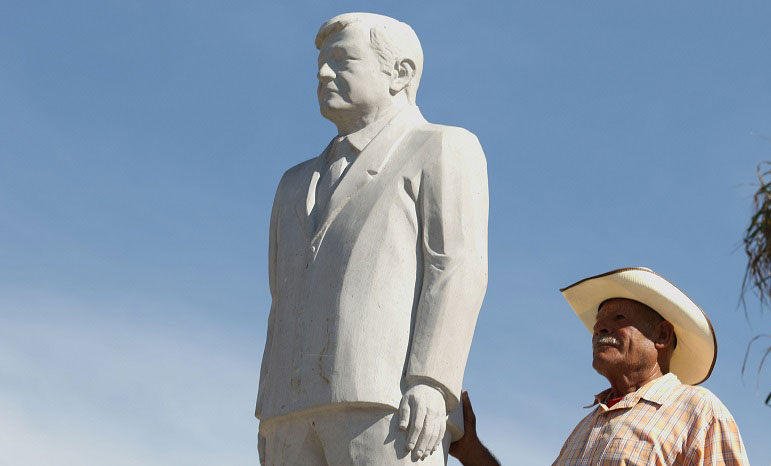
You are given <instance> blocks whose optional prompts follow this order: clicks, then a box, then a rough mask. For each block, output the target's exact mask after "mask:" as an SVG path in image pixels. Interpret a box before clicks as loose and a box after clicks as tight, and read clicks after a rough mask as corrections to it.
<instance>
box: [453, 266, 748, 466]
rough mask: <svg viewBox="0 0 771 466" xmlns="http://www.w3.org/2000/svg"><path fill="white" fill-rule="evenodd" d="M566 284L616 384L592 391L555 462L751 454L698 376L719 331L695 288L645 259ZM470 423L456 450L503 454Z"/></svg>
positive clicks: (469, 457) (603, 370)
mask: <svg viewBox="0 0 771 466" xmlns="http://www.w3.org/2000/svg"><path fill="white" fill-rule="evenodd" d="M561 291H562V293H563V295H564V296H565V298H566V299H567V301H568V303H569V304H570V306H571V307H572V308H573V310H574V311H575V312H576V314H577V315H578V317H579V318H580V319H581V321H582V322H583V323H584V325H585V326H586V327H587V328H588V329H589V330H590V331H591V332H592V355H593V360H592V366H593V367H594V369H595V370H596V371H597V372H599V373H600V374H601V375H603V376H604V377H605V378H607V379H608V382H609V383H610V388H609V389H607V390H605V391H603V392H602V393H600V394H598V395H596V396H595V399H594V404H593V405H592V406H593V407H594V409H593V410H592V411H591V412H590V413H589V414H588V415H587V416H586V417H585V418H584V419H583V420H582V421H581V422H579V423H578V425H577V426H576V428H575V429H574V430H573V432H572V433H571V434H570V436H569V437H568V439H567V440H566V441H565V444H564V446H563V447H562V450H561V451H560V453H559V456H558V457H557V460H556V461H555V462H554V464H555V465H596V464H602V465H672V464H678V465H707V464H709V465H715V464H725V465H745V464H749V461H748V460H747V455H746V453H745V451H744V444H743V443H742V439H741V436H740V435H739V429H738V427H737V426H736V423H735V421H734V419H733V417H732V416H731V413H729V412H728V409H726V407H725V406H724V405H723V404H722V403H721V402H720V400H718V398H717V397H716V396H715V395H713V394H712V393H711V392H710V391H709V390H707V389H706V388H702V387H697V386H696V385H697V384H699V383H701V382H703V381H704V380H706V379H707V378H708V377H709V375H710V373H711V372H712V368H713V366H714V363H715V358H716V357H717V340H716V339H715V333H714V331H713V329H712V325H711V324H710V322H709V319H707V316H706V315H705V314H704V312H703V311H702V310H701V309H700V308H699V307H698V306H697V305H696V304H695V303H694V302H693V301H692V300H691V299H690V298H688V297H687V296H686V295H685V294H684V293H683V292H682V291H680V290H679V289H678V288H677V287H675V286H674V285H673V284H671V283H670V282H668V281H667V280H666V279H664V278H663V277H661V276H660V275H657V274H656V273H654V272H653V271H651V270H650V269H646V268H625V269H618V270H613V271H611V272H608V273H606V274H602V275H597V276H594V277H590V278H587V279H584V280H581V281H579V282H578V283H575V284H573V285H570V286H568V287H567V288H564V289H563V290H561ZM465 411H469V412H470V411H471V405H470V402H469V401H468V398H467V396H465V397H464V412H465ZM466 418H467V419H472V420H473V414H471V415H469V414H467V415H466ZM469 432H471V435H470V436H469V440H467V441H466V442H465V443H462V444H461V443H457V444H453V446H452V447H451V450H450V452H451V453H453V454H454V455H455V456H457V457H458V458H459V459H461V461H462V462H463V464H464V465H478V466H484V465H495V464H497V462H495V461H494V459H493V458H492V456H491V455H490V456H484V454H483V453H484V451H486V449H484V447H483V446H482V444H481V442H479V440H478V438H477V437H476V432H475V429H474V426H473V425H471V424H468V423H466V435H469ZM483 449H484V451H483ZM478 458H481V459H478Z"/></svg>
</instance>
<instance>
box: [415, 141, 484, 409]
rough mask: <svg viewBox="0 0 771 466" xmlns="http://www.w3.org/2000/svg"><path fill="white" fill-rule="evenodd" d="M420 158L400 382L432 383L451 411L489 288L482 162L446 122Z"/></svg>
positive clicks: (477, 150) (475, 144) (477, 149)
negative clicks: (415, 253)
mask: <svg viewBox="0 0 771 466" xmlns="http://www.w3.org/2000/svg"><path fill="white" fill-rule="evenodd" d="M435 152H436V153H435V154H432V156H431V157H430V159H429V160H428V162H427V163H426V165H425V167H424V170H423V173H422V176H421V181H420V194H419V196H418V209H419V215H420V221H421V227H422V236H421V240H422V253H423V283H422V288H421V292H420V299H419V302H418V306H417V311H416V315H415V324H414V328H413V334H412V341H411V349H410V354H409V363H408V366H407V374H406V381H407V383H408V384H412V383H415V382H420V381H422V380H427V381H428V382H429V383H431V384H434V385H438V386H439V387H440V388H441V389H442V391H443V392H444V394H445V397H446V399H447V408H448V410H452V409H453V408H454V407H455V406H456V405H457V404H458V401H459V399H460V391H461V384H462V382H463V372H464V370H465V367H466V359H467V358H468V352H469V349H470V347H471V339H472V337H473V335H474V327H475V325H476V320H477V316H478V315H479V309H480V307H481V306H482V301H483V299H484V295H485V290H486V289H487V217H488V192H487V163H486V161H485V156H484V153H483V152H482V147H481V146H480V145H479V141H478V140H477V138H476V136H474V135H473V134H471V133H469V132H468V131H466V130H463V129H460V128H445V129H444V130H443V132H442V134H441V148H440V150H437V151H435Z"/></svg>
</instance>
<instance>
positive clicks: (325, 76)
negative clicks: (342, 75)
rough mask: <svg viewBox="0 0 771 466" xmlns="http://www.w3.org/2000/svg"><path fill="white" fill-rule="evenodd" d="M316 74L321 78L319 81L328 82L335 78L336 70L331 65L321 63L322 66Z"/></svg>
mask: <svg viewBox="0 0 771 466" xmlns="http://www.w3.org/2000/svg"><path fill="white" fill-rule="evenodd" d="M316 76H317V77H318V78H319V81H321V82H324V83H326V82H329V81H332V80H333V79H335V72H334V71H332V68H330V67H329V65H327V64H326V63H324V64H323V65H321V68H319V72H318V74H317V75H316Z"/></svg>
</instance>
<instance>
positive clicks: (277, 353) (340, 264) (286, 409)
mask: <svg viewBox="0 0 771 466" xmlns="http://www.w3.org/2000/svg"><path fill="white" fill-rule="evenodd" d="M330 146H331V144H330ZM330 146H328V147H327V149H326V150H325V151H324V152H323V153H322V154H321V155H319V156H318V157H316V158H313V159H311V160H308V161H305V162H303V163H301V164H299V165H297V166H295V167H293V168H291V169H289V170H288V171H287V172H286V173H285V174H284V176H283V177H282V178H281V181H280V183H279V186H278V189H277V192H276V197H275V201H274V204H273V210H272V213H271V219H270V252H269V275H270V291H271V296H272V304H271V309H270V317H269V318H268V336H267V340H266V343H265V351H264V353H263V360H262V368H261V372H260V385H259V394H258V397H257V409H256V415H257V417H258V418H260V419H261V420H262V421H263V423H264V422H265V421H266V420H269V419H279V418H281V417H283V416H285V415H289V414H295V413H299V412H302V411H306V410H314V409H323V408H326V407H329V406H330V405H333V404H337V403H354V404H357V405H361V404H373V405H380V406H387V407H393V408H397V407H398V406H399V402H400V400H401V398H402V394H403V392H404V391H405V390H406V388H407V387H408V386H409V384H411V383H413V382H416V381H426V382H429V383H432V384H434V385H436V386H438V387H440V388H441V389H442V390H443V391H444V392H445V395H446V398H447V401H448V403H447V404H448V408H449V409H452V408H453V407H454V406H455V405H457V403H458V399H459V397H460V390H461V382H462V380H463V372H464V368H465V365H466V359H467V356H468V351H469V348H470V345H471V339H472V336H473V333H474V326H475V324H476V319H477V315H478V313H479V309H480V307H481V305H482V300H483V298H484V294H485V290H486V287H487V217H488V193H487V167H486V161H485V157H484V154H483V152H482V148H481V147H480V145H479V142H478V140H477V138H476V137H475V136H474V135H473V134H471V133H470V132H468V131H466V130H464V129H461V128H454V127H448V126H440V125H434V124H430V123H428V122H426V121H425V120H424V119H423V117H422V116H421V114H420V112H419V111H418V109H417V107H408V108H407V109H405V110H403V111H401V112H400V113H399V114H398V115H397V116H396V117H394V118H393V119H392V120H391V121H390V122H389V123H388V124H387V125H386V126H385V127H384V129H383V130H382V131H381V132H380V133H379V134H378V135H377V136H375V138H374V139H373V140H372V141H371V142H370V143H369V144H368V145H367V146H366V147H365V148H364V149H363V151H362V152H361V153H360V154H359V155H358V156H357V157H356V158H355V159H354V161H353V162H352V164H351V166H350V167H349V168H348V171H347V172H346V174H345V175H344V176H343V177H342V178H341V180H340V182H339V184H338V185H337V187H336V188H335V190H334V192H333V193H332V195H331V198H330V200H329V202H328V203H327V208H326V210H325V211H324V212H319V213H317V214H315V215H314V209H313V207H314V204H315V193H316V183H317V182H318V180H319V177H320V176H321V174H322V173H323V172H324V170H325V168H326V166H327V165H326V157H327V154H328V151H329V150H330Z"/></svg>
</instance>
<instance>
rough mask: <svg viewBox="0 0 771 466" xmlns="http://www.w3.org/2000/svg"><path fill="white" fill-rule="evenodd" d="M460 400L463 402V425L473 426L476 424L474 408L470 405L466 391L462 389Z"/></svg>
mask: <svg viewBox="0 0 771 466" xmlns="http://www.w3.org/2000/svg"><path fill="white" fill-rule="evenodd" d="M461 401H462V402H463V424H464V427H465V426H469V425H470V426H472V427H475V426H476V424H477V419H476V416H475V415H474V409H473V408H472V407H471V398H469V396H468V391H466V390H463V393H462V394H461Z"/></svg>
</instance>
